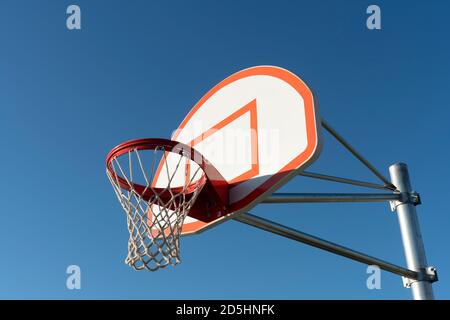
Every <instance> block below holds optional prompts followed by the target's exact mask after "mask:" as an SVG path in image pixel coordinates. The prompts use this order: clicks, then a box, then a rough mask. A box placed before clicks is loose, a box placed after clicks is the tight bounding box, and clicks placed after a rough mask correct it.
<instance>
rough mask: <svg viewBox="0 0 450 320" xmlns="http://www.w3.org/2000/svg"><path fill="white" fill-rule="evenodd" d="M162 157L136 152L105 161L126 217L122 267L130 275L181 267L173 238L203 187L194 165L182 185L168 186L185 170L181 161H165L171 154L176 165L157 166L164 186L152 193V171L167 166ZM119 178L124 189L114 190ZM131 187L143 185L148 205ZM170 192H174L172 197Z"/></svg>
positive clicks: (157, 152) (159, 153) (156, 153)
mask: <svg viewBox="0 0 450 320" xmlns="http://www.w3.org/2000/svg"><path fill="white" fill-rule="evenodd" d="M167 154H168V152H166V151H164V150H162V148H157V149H155V150H140V151H138V150H136V149H133V150H130V151H129V152H128V153H127V154H124V155H122V156H119V157H116V158H114V159H113V160H112V161H111V169H112V171H113V174H111V173H110V172H109V171H108V170H107V175H108V177H109V180H110V181H111V184H112V185H113V187H114V191H115V193H116V195H117V198H118V199H119V201H120V203H121V205H122V208H123V209H124V211H125V213H126V216H127V225H128V232H129V235H130V237H129V240H128V255H127V257H126V259H125V263H126V264H128V265H129V266H131V267H133V268H134V269H135V270H142V269H148V270H150V271H156V270H158V269H159V268H164V267H166V266H168V265H177V264H178V263H180V262H181V259H180V243H179V238H180V235H181V230H182V226H183V222H184V219H185V217H186V215H187V214H188V212H189V210H190V209H191V207H192V205H193V203H194V202H195V200H196V198H197V196H198V194H199V192H200V190H201V189H202V187H203V185H204V182H203V183H199V181H204V179H201V178H202V177H203V175H204V173H203V171H202V170H201V168H200V167H199V166H197V168H196V169H195V170H193V172H190V173H189V177H188V178H187V179H186V180H185V181H186V183H184V184H183V185H181V186H180V185H179V184H178V185H176V186H172V184H173V180H174V177H175V176H176V175H177V172H178V176H179V175H180V173H181V174H183V175H184V177H186V174H185V173H184V172H183V171H181V170H184V169H185V168H184V162H185V161H186V158H184V157H183V156H181V155H176V154H171V159H173V155H175V157H176V158H177V161H175V163H173V161H172V163H173V165H171V166H169V165H164V166H163V170H161V171H160V172H159V176H161V175H165V177H164V179H163V181H166V182H167V183H166V185H164V186H161V185H157V187H158V188H156V187H155V184H154V182H153V180H154V177H155V169H156V168H157V166H158V164H159V163H160V162H161V160H162V161H164V163H167ZM127 155H128V156H127ZM182 159H184V161H182ZM188 161H189V160H188ZM145 165H147V166H145ZM185 171H186V170H185ZM191 171H192V170H191ZM119 176H120V177H122V178H123V179H125V181H126V183H127V188H124V187H122V186H121V185H120V183H119V179H118V177H119ZM175 180H176V179H175ZM136 183H139V184H140V185H142V186H144V187H145V189H144V191H145V192H148V191H153V192H152V194H153V195H152V196H151V197H150V198H149V199H148V200H145V199H143V197H142V194H144V192H137V191H136V190H135V184H136ZM173 188H177V189H176V193H175V192H174V189H173ZM162 194H165V197H164V199H162V198H161V195H162ZM167 194H169V197H167Z"/></svg>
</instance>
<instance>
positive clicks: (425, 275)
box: [402, 267, 439, 289]
mask: <svg viewBox="0 0 450 320" xmlns="http://www.w3.org/2000/svg"><path fill="white" fill-rule="evenodd" d="M402 280H403V286H404V287H405V288H409V289H410V288H411V286H412V285H413V283H415V282H417V281H428V282H430V283H433V282H436V281H438V280H439V279H438V274H437V270H436V268H435V267H427V268H425V269H424V270H422V272H419V278H418V279H411V278H407V277H405V276H402Z"/></svg>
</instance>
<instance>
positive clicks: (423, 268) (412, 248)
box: [389, 163, 434, 300]
mask: <svg viewBox="0 0 450 320" xmlns="http://www.w3.org/2000/svg"><path fill="white" fill-rule="evenodd" d="M389 173H390V175H391V180H392V183H393V184H394V185H395V186H396V187H397V189H398V191H400V192H402V193H406V194H410V193H411V192H412V188H411V182H410V179H409V173H408V167H407V165H406V164H404V163H396V164H393V165H391V166H390V167H389ZM394 204H395V206H396V208H395V210H396V211H397V216H398V222H399V224H400V232H401V235H402V241H403V249H404V251H405V257H406V263H407V266H408V269H410V270H414V271H417V272H420V273H422V274H426V273H427V267H428V265H427V259H426V256H425V249H424V245H423V240H422V235H421V233H420V227H419V222H418V219H417V214H416V208H415V206H414V204H413V203H412V202H411V201H401V202H397V203H394ZM410 286H411V290H412V294H413V298H414V299H415V300H428V299H434V295H433V288H432V286H431V282H430V281H428V280H425V279H421V280H413V281H411V284H410Z"/></svg>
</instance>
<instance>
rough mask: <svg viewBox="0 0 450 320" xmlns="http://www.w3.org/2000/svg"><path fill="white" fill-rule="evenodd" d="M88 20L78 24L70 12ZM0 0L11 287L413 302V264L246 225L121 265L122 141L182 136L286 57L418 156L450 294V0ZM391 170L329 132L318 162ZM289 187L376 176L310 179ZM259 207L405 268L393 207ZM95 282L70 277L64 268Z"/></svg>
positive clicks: (3, 237)
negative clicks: (197, 114) (171, 263)
mask: <svg viewBox="0 0 450 320" xmlns="http://www.w3.org/2000/svg"><path fill="white" fill-rule="evenodd" d="M72 3H76V4H78V5H80V6H81V10H82V30H81V31H69V30H67V29H66V25H65V20H66V13H65V11H66V8H67V6H68V5H70V4H72ZM374 3H376V4H378V5H379V6H380V7H381V10H382V30H380V31H369V30H368V29H367V28H366V18H367V14H366V13H365V12H366V8H367V6H368V5H370V4H372V2H369V1H290V2H288V1H261V0H258V1H256V0H255V1H204V0H201V1H112V0H109V1H99V0H98V1H81V0H78V1H61V0H54V1H43V0H39V1H18V0H14V1H13V0H10V1H6V0H2V1H1V2H0V110H1V113H0V136H1V138H0V148H1V149H0V150H1V154H2V156H1V160H0V165H1V166H0V167H1V175H2V183H1V184H0V194H1V202H2V206H1V208H2V209H1V213H2V214H1V217H0V253H1V259H0V261H1V262H0V298H69V299H72V298H150V299H153V298H182V299H187V298H325V299H331V298H336V299H347V298H355V299H408V298H410V291H409V290H408V289H405V288H403V287H402V281H401V279H400V277H398V276H394V275H391V274H389V273H386V272H382V289H381V290H368V289H367V288H366V278H367V276H368V275H367V274H366V266H364V265H362V264H359V263H356V262H353V261H350V260H346V259H344V258H341V257H338V256H335V255H332V254H329V253H326V252H322V251H319V250H317V249H313V248H310V247H308V246H306V245H302V244H299V243H296V242H293V241H290V240H287V239H284V238H280V237H277V236H273V235H271V234H268V233H265V232H263V231H259V230H256V229H253V228H251V227H247V226H244V225H241V224H239V223H238V222H234V221H230V222H227V223H225V224H222V225H220V226H219V227H217V228H215V229H212V230H210V231H208V232H206V233H203V234H201V235H199V236H195V237H189V238H185V239H183V243H182V258H183V263H182V264H181V265H179V266H177V267H175V268H167V269H165V270H162V271H161V272H158V273H149V272H135V271H133V270H132V269H131V268H129V267H128V266H126V265H125V264H124V263H123V259H124V257H125V255H126V247H127V238H128V237H127V230H126V227H125V223H126V222H125V218H124V215H123V212H122V211H121V210H122V209H121V208H120V207H119V204H118V203H117V201H116V198H115V196H114V194H113V191H112V188H111V186H110V185H109V182H108V180H107V178H106V175H105V166H104V159H105V156H106V154H107V152H108V151H109V150H110V149H111V148H112V147H113V146H114V145H116V144H118V143H119V142H122V141H124V140H127V139H132V138H138V137H169V136H170V134H171V131H172V130H173V129H174V128H175V127H176V126H177V125H178V123H179V122H180V121H181V120H182V119H183V118H184V116H185V114H186V113H187V111H188V110H189V109H190V108H191V107H192V105H194V103H195V102H196V101H197V100H198V99H199V98H200V97H201V96H202V95H203V94H204V93H205V92H206V91H207V90H209V89H210V88H211V87H212V86H213V85H214V84H216V83H217V82H219V81H220V80H222V79H223V78H225V77H226V76H228V75H230V74H232V73H234V72H236V71H238V70H240V69H242V68H246V67H250V66H254V65H260V64H272V65H279V66H282V67H285V68H287V69H289V70H291V71H293V72H295V73H296V74H298V75H299V76H300V77H302V78H303V79H304V80H305V81H306V82H307V83H308V84H309V86H310V87H311V88H312V89H313V91H314V92H315V93H316V95H317V96H318V99H319V103H320V108H321V114H322V115H323V117H324V118H326V119H327V120H328V122H330V123H331V124H332V125H333V126H334V127H335V128H336V129H337V130H338V131H340V132H341V133H342V134H343V135H344V136H345V137H347V138H348V140H349V141H351V143H352V144H353V145H354V146H355V147H357V148H358V149H359V150H360V151H361V152H362V153H363V154H364V155H366V156H367V158H368V159H370V160H371V161H372V162H373V163H374V164H375V165H376V166H377V167H378V168H380V170H382V171H383V172H384V173H385V174H386V175H387V168H388V166H389V165H390V164H392V163H394V162H396V161H405V162H407V163H408V164H409V166H410V170H411V175H412V179H413V184H414V187H415V189H416V190H417V191H419V192H420V193H421V195H422V198H423V205H422V206H420V207H419V208H418V212H419V215H420V221H421V226H422V232H423V237H424V240H425V245H426V249H427V253H428V260H429V264H430V265H435V266H437V267H438V269H439V272H440V281H439V282H438V283H436V285H435V291H436V296H437V298H447V299H448V298H450V293H449V290H448V288H449V286H450V280H449V274H450V259H449V251H448V244H449V240H450V238H449V229H450V218H449V216H450V211H449V205H448V199H449V196H450V192H449V189H448V183H449V179H450V172H449V166H448V163H449V158H450V152H449V137H450V129H449V126H448V122H449V118H450V111H449V110H450V109H449V107H448V103H449V102H448V101H449V89H450V60H449V56H450V44H449V41H448V39H449V38H448V37H449V31H450V27H449V22H448V12H449V11H450V5H449V2H448V1H439V0H435V1H428V2H423V1H380V0H378V1H376V2H374ZM312 169H314V170H315V171H319V172H323V173H328V174H336V175H343V176H348V177H352V178H357V179H365V180H371V181H376V180H373V179H372V176H371V175H370V174H369V173H368V172H367V171H366V170H365V168H364V167H362V166H361V165H360V164H359V163H358V162H357V161H355V160H353V159H352V158H351V157H350V156H349V155H348V154H347V153H346V152H345V151H343V150H342V148H341V147H339V146H338V145H337V144H336V143H335V142H334V141H333V140H332V139H331V137H330V136H328V135H325V145H324V150H323V154H322V156H321V158H320V159H319V160H318V161H317V162H316V163H315V164H314V165H313V166H312V168H311V170H312ZM283 190H284V191H299V192H302V191H303V192H314V191H318V192H327V191H330V192H331V191H343V192H344V191H351V190H355V191H363V189H358V188H351V187H346V186H343V185H333V184H330V183H319V182H315V181H311V180H308V179H302V178H298V179H297V180H296V181H293V182H291V183H290V184H289V185H287V186H285V187H284V188H283ZM253 213H255V214H259V215H261V216H264V217H268V218H271V219H273V220H276V221H279V222H281V223H285V224H287V225H289V226H292V227H295V228H299V229H301V230H304V231H306V232H309V233H312V234H315V235H318V236H321V237H324V238H327V239H329V240H332V241H336V242H339V243H341V244H343V245H347V246H350V247H352V248H355V249H358V250H362V251H365V252H367V253H369V254H372V255H375V256H378V257H380V258H383V259H386V260H388V261H391V262H394V263H397V264H401V265H404V257H403V251H402V246H401V241H400V234H399V229H398V224H397V220H396V216H395V214H394V213H391V212H390V210H389V208H388V205H387V204H367V205H364V204H317V205H280V206H273V205H270V206H269V205H266V206H259V207H257V208H256V209H255V210H254V211H253ZM71 264H76V265H79V266H80V267H81V270H82V290H80V291H69V290H67V289H66V286H65V282H66V276H67V275H66V273H65V270H66V267H67V266H68V265H71Z"/></svg>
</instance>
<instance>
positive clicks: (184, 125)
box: [152, 66, 321, 235]
mask: <svg viewBox="0 0 450 320" xmlns="http://www.w3.org/2000/svg"><path fill="white" fill-rule="evenodd" d="M320 127H321V126H320V118H319V115H318V111H317V105H316V104H315V102H314V97H313V94H312V92H311V90H310V89H309V88H308V86H307V85H306V84H305V83H304V82H303V81H302V80H301V79H300V78H299V77H297V76H296V75H295V74H293V73H291V72H289V71H287V70H285V69H282V68H279V67H274V66H258V67H252V68H249V69H245V70H242V71H240V72H237V73H235V74H233V75H231V76H230V77H228V78H226V79H225V80H223V81H222V82H220V83H219V84H218V85H216V86H215V87H213V88H212V89H211V90H210V91H209V92H207V93H206V95H205V96H203V98H201V99H200V101H199V102H198V103H197V104H196V105H195V106H194V107H193V109H192V110H191V111H190V112H189V113H188V115H187V116H186V118H185V119H184V120H183V121H182V122H181V124H180V125H179V126H178V128H177V129H176V130H175V131H174V133H173V135H172V140H174V141H178V142H182V143H184V144H186V145H188V146H190V147H192V148H194V149H195V150H197V151H198V152H200V153H201V154H202V155H203V156H204V157H205V158H206V159H207V160H208V161H209V162H210V163H211V164H212V165H213V166H214V167H215V168H216V169H217V170H218V171H219V172H220V174H221V175H222V176H223V177H224V179H225V180H226V181H227V183H228V184H229V194H228V199H229V200H228V201H229V204H228V207H229V209H228V212H227V214H226V215H223V216H218V217H213V218H211V217H209V218H208V219H198V217H197V216H196V218H194V217H192V216H187V217H186V219H185V221H184V224H183V227H182V234H183V235H187V234H192V233H197V232H200V231H203V230H205V229H207V228H208V227H211V226H213V225H215V224H217V223H219V222H221V221H224V220H226V219H227V218H229V217H231V216H232V215H234V214H237V213H240V212H245V211H247V210H249V209H251V208H252V207H253V206H255V205H256V204H258V203H259V202H261V201H263V200H264V199H265V198H266V197H268V196H269V195H270V194H271V193H272V192H274V191H275V190H276V189H278V188H279V187H281V186H282V185H283V184H285V183H286V182H288V181H289V180H290V179H291V178H292V177H294V176H295V175H297V174H298V172H299V170H302V169H304V168H305V167H306V166H308V165H309V164H310V163H311V162H312V161H314V160H315V159H316V158H317V156H318V155H319V153H320V146H321V143H320V141H321V134H320ZM177 157H179V156H178V155H176V154H173V153H171V154H169V155H168V156H167V158H166V159H165V160H164V161H161V162H160V163H159V167H158V170H157V171H156V174H155V177H154V180H153V184H152V185H153V187H159V186H167V182H168V181H167V175H163V174H160V173H161V172H162V171H161V170H164V171H167V170H168V171H172V168H171V166H172V165H171V163H178V162H179V159H178V158H177ZM183 161H185V163H183V170H178V171H177V174H176V175H175V176H173V177H172V181H171V184H172V185H176V184H178V185H180V186H182V185H183V184H185V183H186V179H192V178H193V177H192V173H191V171H193V170H191V168H192V166H195V163H193V162H192V161H191V160H189V159H187V158H185V159H184V160H183ZM155 210H156V209H155ZM206 214H207V213H205V215H206Z"/></svg>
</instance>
